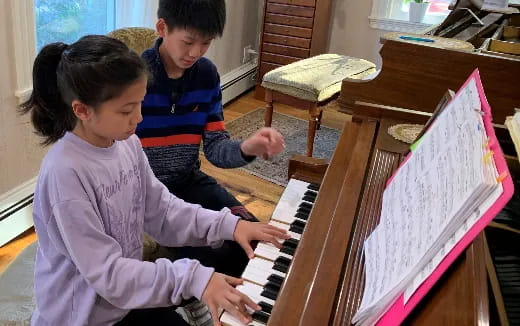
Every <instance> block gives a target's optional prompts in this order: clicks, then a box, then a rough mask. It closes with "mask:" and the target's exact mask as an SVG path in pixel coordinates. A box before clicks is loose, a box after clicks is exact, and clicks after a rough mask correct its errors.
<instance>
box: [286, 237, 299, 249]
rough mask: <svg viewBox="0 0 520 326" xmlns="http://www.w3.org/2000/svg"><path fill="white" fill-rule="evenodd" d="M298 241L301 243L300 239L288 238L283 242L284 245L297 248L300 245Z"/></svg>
mask: <svg viewBox="0 0 520 326" xmlns="http://www.w3.org/2000/svg"><path fill="white" fill-rule="evenodd" d="M298 243H300V241H298V240H296V239H293V238H291V239H287V240H285V241H284V242H283V245H284V246H287V247H293V248H296V247H297V246H298Z"/></svg>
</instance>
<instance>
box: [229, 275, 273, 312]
mask: <svg viewBox="0 0 520 326" xmlns="http://www.w3.org/2000/svg"><path fill="white" fill-rule="evenodd" d="M237 290H238V291H240V292H242V293H244V294H245V295H247V296H248V297H249V298H251V300H253V301H254V302H256V303H259V302H261V301H263V302H265V303H268V304H270V305H271V306H274V300H271V299H269V298H267V297H264V296H262V291H264V289H263V287H261V286H260V285H257V284H253V283H251V282H247V281H245V282H244V283H243V284H241V285H239V286H237Z"/></svg>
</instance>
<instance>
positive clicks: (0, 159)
mask: <svg viewBox="0 0 520 326" xmlns="http://www.w3.org/2000/svg"><path fill="white" fill-rule="evenodd" d="M12 1H25V0H2V1H0V44H2V45H3V46H1V47H0V67H1V68H0V69H1V70H0V71H1V78H0V201H1V199H2V196H3V195H5V194H6V193H7V192H8V191H11V190H12V189H14V188H16V187H17V186H19V185H21V184H23V183H25V182H27V181H28V180H31V179H32V178H34V177H35V176H36V175H37V173H38V169H39V166H40V163H41V159H42V157H43V156H44V154H45V153H46V151H47V149H46V148H42V147H41V146H39V144H38V142H39V139H38V137H37V136H35V135H34V134H33V131H32V126H31V125H30V123H29V119H28V117H20V116H19V115H18V114H17V109H16V106H17V98H16V97H15V96H14V94H15V92H16V91H17V89H16V81H15V71H14V53H13V50H12V49H13V39H12V35H13V34H16V33H20V32H19V31H17V32H16V33H13V28H12V24H13V19H16V17H11V15H10V12H11V6H10V4H11V3H12ZM154 1H155V0H154ZM226 6H227V24H226V27H225V31H224V36H223V37H222V38H221V39H217V40H215V41H214V43H213V44H212V46H211V48H210V49H209V51H208V53H207V56H208V57H209V58H210V59H212V60H213V61H214V62H215V64H216V65H217V67H218V69H219V72H220V74H221V76H222V75H224V74H225V73H227V72H229V71H231V70H233V69H235V68H237V67H239V66H240V65H242V52H243V51H242V49H243V48H244V46H246V45H252V46H253V48H254V49H256V48H258V35H259V25H260V24H259V12H260V11H261V10H262V8H263V1H260V0H226ZM153 12H156V10H153ZM152 26H153V24H152Z"/></svg>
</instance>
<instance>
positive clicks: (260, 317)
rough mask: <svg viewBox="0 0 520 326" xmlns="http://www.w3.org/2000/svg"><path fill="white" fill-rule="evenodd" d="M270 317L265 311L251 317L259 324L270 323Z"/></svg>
mask: <svg viewBox="0 0 520 326" xmlns="http://www.w3.org/2000/svg"><path fill="white" fill-rule="evenodd" d="M269 316H270V315H269V314H267V313H265V312H263V311H255V312H253V314H252V315H251V318H253V320H255V321H257V322H260V323H263V324H267V322H268V321H269Z"/></svg>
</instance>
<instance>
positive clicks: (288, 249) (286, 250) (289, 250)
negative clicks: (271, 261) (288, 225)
mask: <svg viewBox="0 0 520 326" xmlns="http://www.w3.org/2000/svg"><path fill="white" fill-rule="evenodd" d="M280 252H283V253H284V254H287V255H291V256H294V253H295V252H296V248H293V247H287V246H283V247H282V248H280Z"/></svg>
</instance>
